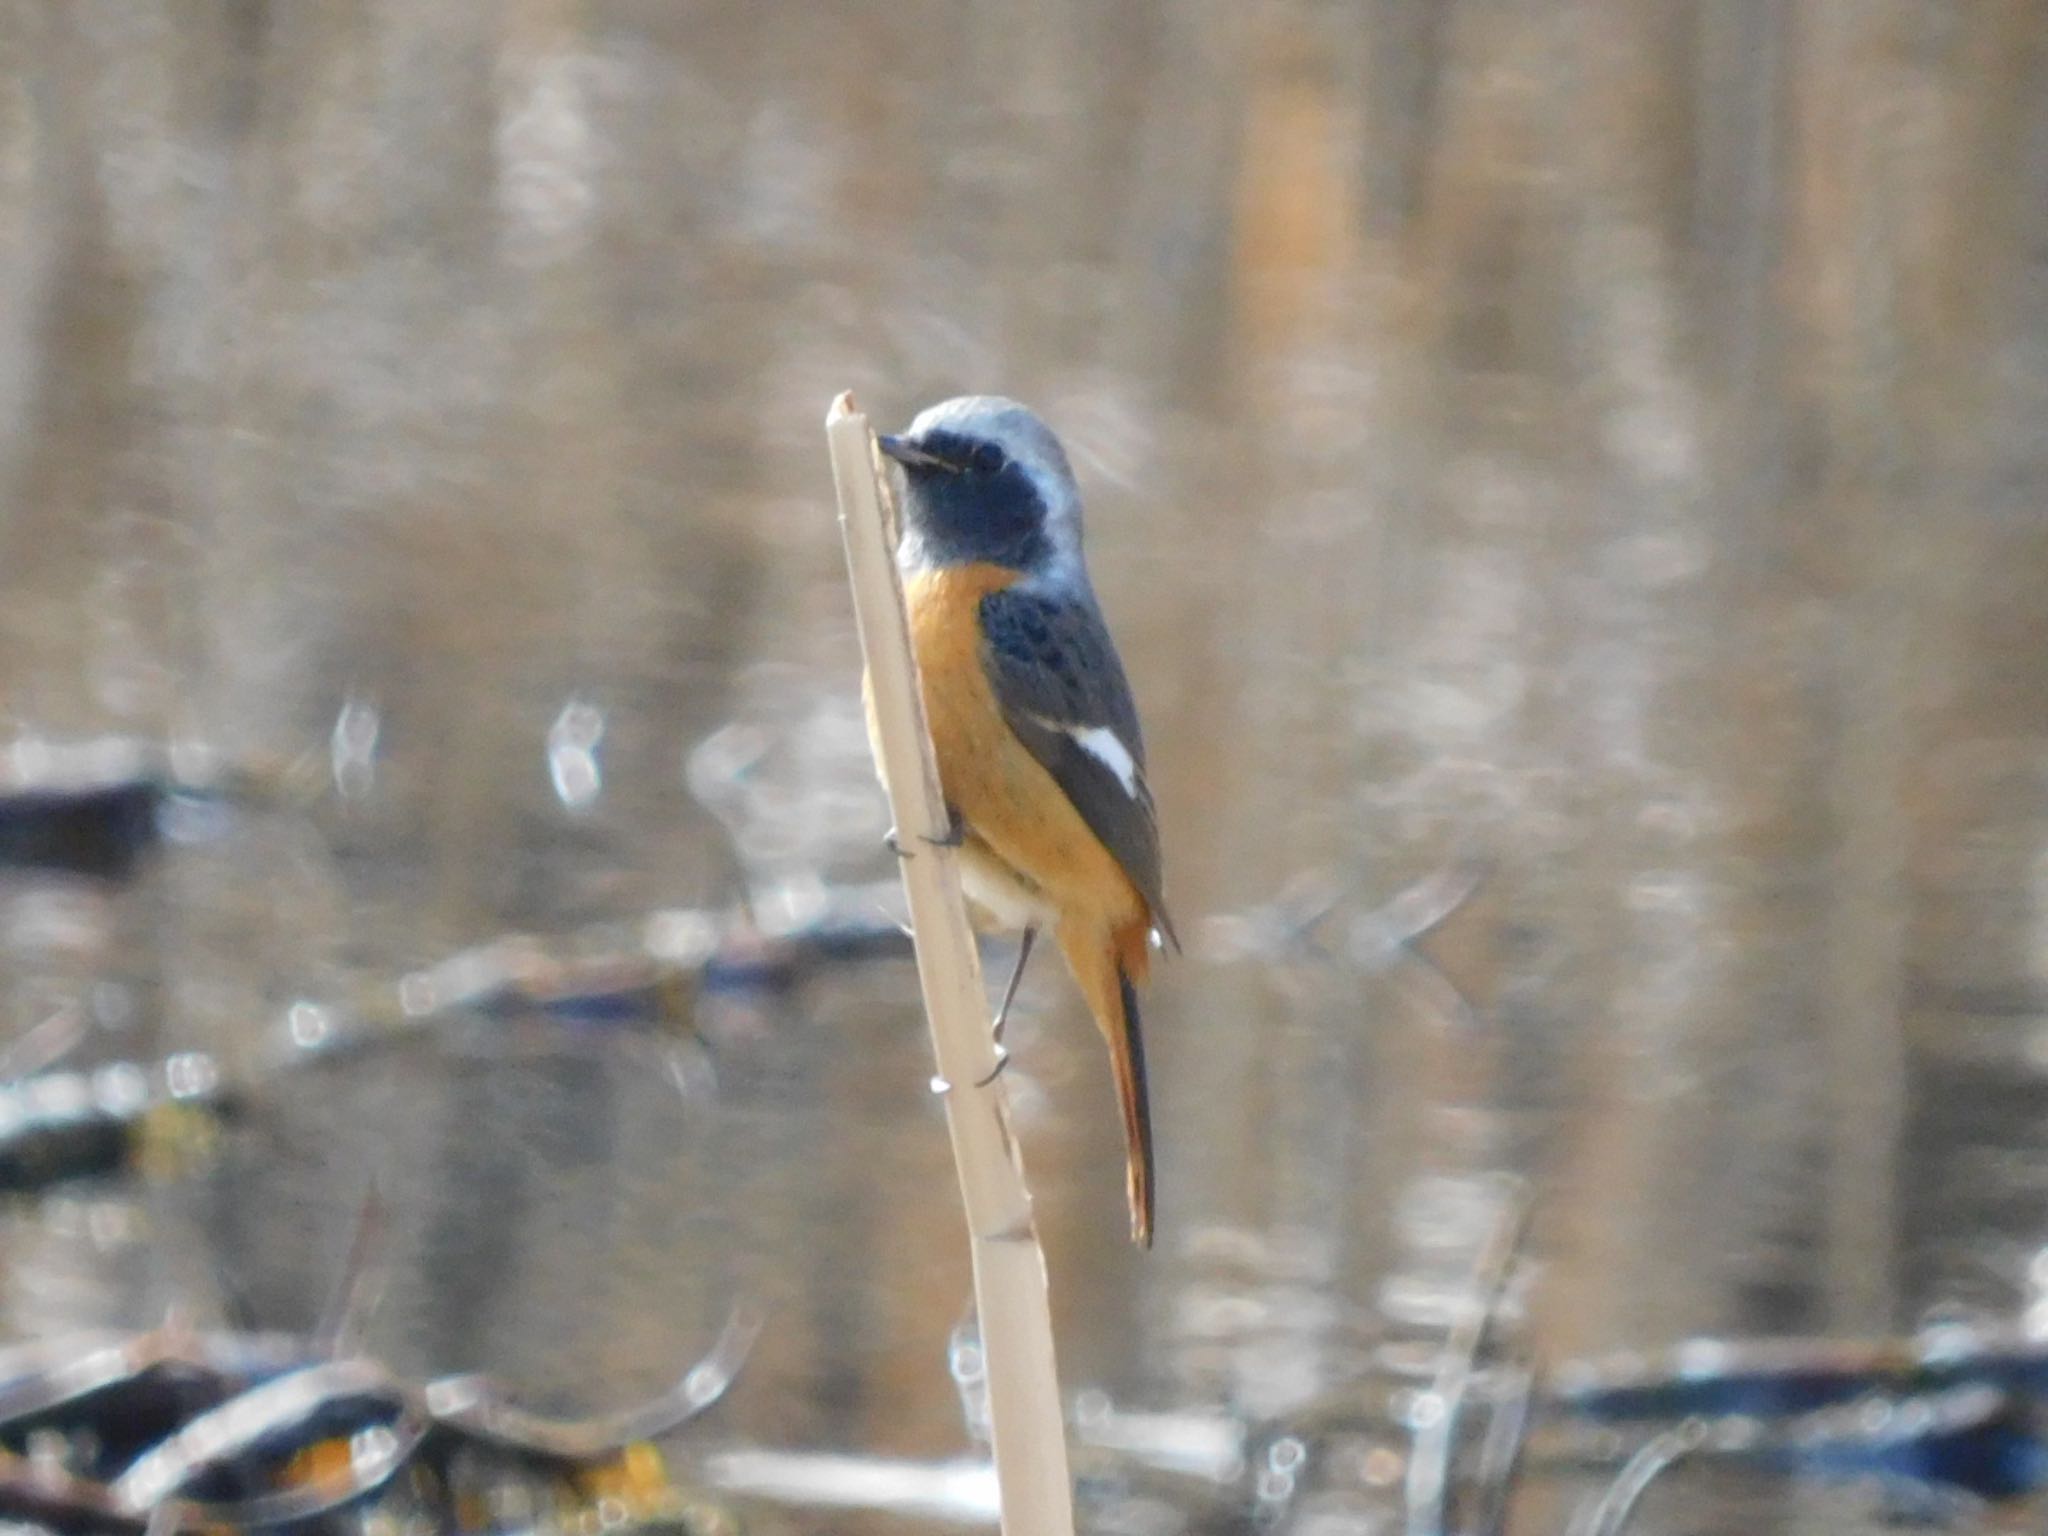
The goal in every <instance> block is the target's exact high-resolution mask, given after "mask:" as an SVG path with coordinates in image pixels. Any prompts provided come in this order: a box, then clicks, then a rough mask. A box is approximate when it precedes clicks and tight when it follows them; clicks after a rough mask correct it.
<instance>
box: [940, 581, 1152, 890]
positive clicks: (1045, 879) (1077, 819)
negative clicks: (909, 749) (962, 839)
mask: <svg viewBox="0 0 2048 1536" xmlns="http://www.w3.org/2000/svg"><path fill="white" fill-rule="evenodd" d="M1016 579H1017V576H1016V573H1015V572H1014V571H1009V570H1005V569H1003V568H1002V567H1001V566H994V565H965V566H949V567H944V568H942V569H939V570H934V571H926V572H922V573H920V574H919V575H917V576H915V577H913V578H911V580H910V581H909V583H908V584H907V586H906V589H905V596H906V597H907V598H908V600H909V604H910V634H911V643H912V646H913V647H914V648H915V650H916V653H917V666H918V672H919V675H920V677H921V679H922V681H923V686H924V707H925V714H926V716H927V718H928V719H929V720H930V722H931V732H932V746H933V748H934V749H935V750H936V751H937V754H938V759H939V780H940V783H941V784H942V785H943V786H944V788H945V792H946V799H947V800H948V801H949V802H951V804H952V805H953V806H954V808H955V809H956V810H958V811H959V813H960V816H961V818H962V820H964V821H965V822H966V823H967V830H968V834H969V839H970V853H971V854H972V853H978V852H980V850H977V849H973V848H972V844H973V843H980V844H983V845H985V847H986V850H987V852H988V854H989V855H991V856H992V857H993V858H995V859H996V860H998V861H1000V862H1001V863H1002V864H1004V865H1006V866H1007V867H1008V868H1009V869H1010V870H1011V871H1012V872H1014V873H1015V874H1016V875H1018V876H1019V877H1021V878H1022V880H1023V881H1025V882H1026V883H1028V884H1029V885H1031V886H1033V887H1036V888H1037V889H1038V890H1039V891H1041V892H1043V893H1044V895H1045V896H1046V897H1047V898H1048V900H1049V901H1050V903H1051V904H1052V905H1053V906H1055V907H1057V908H1058V909H1059V911H1060V912H1061V913H1062V914H1063V915H1064V916H1066V917H1070V918H1078V919H1082V920H1084V921H1092V922H1099V923H1101V924H1103V925H1104V926H1106V927H1111V928H1120V927H1123V926H1125V925H1127V924H1129V923H1131V922H1133V921H1139V920H1142V919H1143V918H1144V911H1145V907H1144V900H1143V898H1142V897H1140V896H1139V894H1138V891H1137V888H1136V887H1135V886H1133V885H1132V884H1131V882H1130V879H1129V877H1128V876H1126V875H1125V874H1124V872H1123V868H1122V866H1121V865H1119V864H1118V863H1117V862H1116V860H1115V859H1114V858H1113V857H1111V855H1110V853H1109V850H1108V849H1106V848H1104V847H1103V846H1102V843H1101V841H1100V840H1099V839H1098V838H1097V837H1096V836H1095V834H1094V832H1093V831H1091V830H1090V828H1089V826H1088V823H1087V822H1085V821H1083V820H1082V819H1081V813H1080V812H1079V811H1077V810H1075V809H1074V807H1073V804H1072V802H1071V801H1069V800H1068V799H1067V796H1066V792H1065V791H1064V790H1062V789H1061V788H1060V787H1059V784H1058V783H1057V782H1056V781H1055V780H1054V779H1053V777H1052V775H1051V774H1049V773H1047V772H1046V771H1045V769H1044V768H1043V767H1041V766H1040V765H1039V762H1038V760H1037V759H1036V758H1034V757H1033V756H1032V755H1031V754H1030V752H1029V751H1028V750H1026V748H1025V746H1024V744H1023V743H1022V742H1021V741H1019V740H1018V739H1017V737H1016V734H1015V733H1014V732H1013V731H1011V729H1010V727H1009V725H1008V724H1007V723H1006V722H1005V721H1004V719H1003V715H1002V710H1001V708H1000V707H999V706H998V705H997V703H996V697H995V690H994V689H993V688H992V687H991V686H990V684H989V680H988V673H987V671H986V670H985V669H984V668H983V666H982V660H981V651H982V643H981V624H980V619H979V612H980V606H981V600H982V598H984V597H985V596H987V595H988V594H989V593H991V592H999V591H1001V590H1002V589H1003V588H1005V587H1007V586H1009V585H1010V584H1011V583H1012V582H1014V581H1015V580H1016Z"/></svg>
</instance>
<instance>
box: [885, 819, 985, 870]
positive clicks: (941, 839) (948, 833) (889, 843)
mask: <svg viewBox="0 0 2048 1536" xmlns="http://www.w3.org/2000/svg"><path fill="white" fill-rule="evenodd" d="M918 841H919V842H920V843H923V844H924V845H925V846H926V847H927V848H958V847H959V846H960V845H961V844H962V843H964V842H966V841H967V823H966V822H964V821H962V820H961V819H960V815H959V812H957V811H956V812H954V814H953V820H952V822H951V824H949V825H948V826H947V828H946V830H945V831H944V832H942V833H940V834H939V835H938V836H937V837H919V838H918ZM882 846H883V847H884V848H886V849H888V850H889V851H890V852H891V853H893V854H895V855H896V857H897V858H899V859H907V858H910V857H911V856H912V853H913V851H914V850H912V849H909V848H906V847H904V846H903V836H902V834H901V833H899V832H898V831H897V830H896V829H895V828H894V827H891V828H890V829H889V830H888V831H886V832H884V833H883V834H882Z"/></svg>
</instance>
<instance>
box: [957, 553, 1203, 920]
mask: <svg viewBox="0 0 2048 1536" xmlns="http://www.w3.org/2000/svg"><path fill="white" fill-rule="evenodd" d="M981 629H982V636H983V640H984V645H983V650H982V663H983V665H984V666H985V667H986V668H987V671H988V677H989V682H990V684H991V685H992V686H993V687H994V689H995V695H996V702H997V703H998V704H999V705H1000V706H1001V707H1002V711H1003V718H1004V719H1005V720H1006V721H1007V722H1008V723H1009V726H1010V729H1011V730H1012V731H1014V732H1015V733H1016V735H1017V739H1018V740H1019V741H1021V742H1023V743H1024V745H1025V747H1026V748H1027V749H1028V750H1029V751H1030V753H1031V755H1032V756H1033V757H1034V758H1036V759H1037V760H1038V761H1039V763H1040V764H1041V765H1043V767H1044V768H1045V771H1046V772H1047V773H1050V774H1051V775H1052V777H1053V781H1054V782H1055V783H1056V784H1058V785H1059V787H1060V788H1061V789H1062V790H1064V791H1065V792H1066V796H1067V798H1068V799H1069V800H1071V801H1072V802H1073V804H1074V809H1075V810H1077V811H1079V812H1080V813H1081V819H1082V820H1083V821H1085V822H1087V823H1088V826H1089V829H1090V830H1091V831H1093V832H1094V834H1095V835H1096V836H1097V837H1099V838H1101V839H1102V845H1103V847H1105V848H1107V849H1108V850H1109V851H1110V854H1111V855H1112V856H1113V857H1114V858H1115V859H1116V861H1117V863H1118V864H1120V865H1121V866H1123V871H1124V873H1125V874H1127V875H1129V876H1130V877H1131V884H1133V885H1135V886H1136V887H1137V888H1138V893H1139V894H1140V895H1141V896H1143V897H1144V898H1145V905H1146V906H1147V907H1148V908H1150V909H1151V914H1152V921H1153V922H1154V923H1156V924H1157V925H1158V927H1159V929H1160V931H1161V932H1162V933H1164V934H1166V935H1167V937H1168V938H1172V937H1173V923H1172V920H1171V919H1170V918H1169V917H1168V916H1167V915H1166V902H1165V900H1164V897H1163V894H1162V890H1161V879H1160V870H1159V828H1158V825H1157V823H1156V822H1155V820H1154V817H1153V809H1152V791H1151V790H1150V789H1149V788H1147V787H1146V784H1145V772H1144V769H1145V739H1144V736H1143V734H1142V733H1141V732H1140V731H1139V729H1138V710H1137V706H1136V705H1134V704H1133V703H1132V702H1131V687H1130V684H1129V683H1128V682H1127V681H1125V679H1124V667H1123V662H1122V661H1121V660H1120V659H1119V658H1118V656H1117V654H1116V646H1115V645H1114V644H1112V643H1111V641H1110V638H1109V631H1108V630H1107V629H1105V628H1104V627H1103V623H1102V615H1101V614H1100V613H1098V612H1097V611H1096V608H1095V605H1094V603H1093V602H1092V601H1087V600H1083V601H1079V602H1077V601H1074V600H1072V599H1068V598H1055V597H1046V596H1041V595H1039V594H1037V593H1034V592H1025V591H1020V590H1018V589H1017V588H1014V587H1012V588H1010V589H1009V590H1007V591H1002V592H991V593H990V594H989V595H988V596H986V597H984V598H983V599H982V600H981ZM1094 730H1100V731H1106V732H1108V733H1109V736H1110V738H1112V739H1113V741H1114V743H1115V745H1114V746H1112V745H1111V743H1110V742H1109V741H1105V740H1104V738H1102V737H1101V736H1091V735H1090V734H1089V733H1090V732H1091V731H1094ZM1084 741H1085V742H1092V743H1093V744H1094V746H1095V748H1096V750H1094V751H1091V750H1089V747H1088V745H1084ZM1119 748H1120V749H1121V751H1123V752H1125V753H1128V754H1129V757H1130V764H1129V770H1128V783H1127V782H1126V774H1125V773H1123V772H1119V765H1118V764H1116V763H1115V761H1114V759H1115V758H1116V756H1117V751H1118V749H1119ZM1178 942H1179V941H1178V940H1175V945H1176V947H1178Z"/></svg>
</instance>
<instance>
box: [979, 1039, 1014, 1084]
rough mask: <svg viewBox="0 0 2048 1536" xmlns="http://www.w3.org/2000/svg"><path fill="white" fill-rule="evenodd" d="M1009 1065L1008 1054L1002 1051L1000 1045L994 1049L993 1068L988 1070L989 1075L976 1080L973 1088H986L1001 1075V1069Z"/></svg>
mask: <svg viewBox="0 0 2048 1536" xmlns="http://www.w3.org/2000/svg"><path fill="white" fill-rule="evenodd" d="M1009 1064H1010V1053H1009V1052H1008V1051H1006V1050H1004V1049H1003V1048H1002V1047H1001V1046H1000V1045H998V1046H997V1047H996V1064H995V1066H994V1067H992V1068H991V1069H990V1070H989V1074H988V1076H987V1077H984V1078H978V1079H976V1081H975V1084H974V1086H975V1087H977V1088H986V1087H987V1086H988V1085H989V1084H990V1083H992V1082H994V1081H995V1080H996V1079H997V1078H999V1077H1001V1076H1002V1075H1003V1068H1005V1067H1007V1066H1008V1065H1009Z"/></svg>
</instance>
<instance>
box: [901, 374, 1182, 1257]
mask: <svg viewBox="0 0 2048 1536" xmlns="http://www.w3.org/2000/svg"><path fill="white" fill-rule="evenodd" d="M880 447H881V450H882V452H883V453H884V454H886V455H887V456H888V457H889V458H890V459H892V460H894V461H895V463H896V464H898V465H900V466H901V468H902V473H903V481H904V492H905V494H904V496H903V498H902V511H903V519H902V521H903V528H902V540H901V543H900V545H899V546H898V552H897V560H898V563H899V565H900V566H901V568H902V572H903V579H904V594H905V597H906V599H907V600H908V603H909V607H910V631H911V640H912V644H913V647H914V649H915V651H916V655H917V666H918V673H919V676H920V679H921V681H922V686H923V692H924V706H925V714H926V717H927V719H928V720H929V722H930V724H931V733H932V745H933V747H934V748H935V749H936V751H937V754H938V763H939V778H940V782H941V784H942V786H943V788H944V790H945V796H946V802H947V806H948V809H949V810H950V811H951V813H952V816H953V818H954V827H955V830H956V832H957V834H958V842H959V854H960V870H961V877H962V882H963V884H964V885H965V887H966V890H967V895H968V897H969V900H970V903H971V905H972V908H973V912H974V917H975V921H976V924H977V926H980V927H983V928H987V929H997V930H1021V931H1022V933H1023V943H1022V946H1021V948H1020V950H1019V953H1018V958H1017V970H1016V973H1015V974H1013V975H1012V976H1011V978H1010V984H1009V987H1008V989H1007V992H1006V995H1005V997H1004V1000H1003V1007H1002V1009H1001V1010H999V1013H998V1027H999V1028H1000V1024H1001V1014H1002V1013H1003V1012H1007V1010H1008V1007H1009V1004H1010V1001H1011V999H1012V998H1013V997H1014V996H1015V994H1016V989H1017V980H1018V977H1019V976H1021V975H1022V973H1023V969H1024V962H1025V960H1026V959H1027V958H1028V957H1029V955H1030V953H1031V944H1032V941H1033V940H1034V939H1035V938H1036V937H1037V934H1038V930H1039V929H1040V928H1041V927H1049V928H1050V929H1051V930H1052V933H1053V937H1054V938H1055V940H1057V942H1058V944H1059V946H1060V950H1061V952H1062V953H1063V954H1064V955H1065V956H1066V959H1067V965H1068V967H1069V968H1070V969H1071V970H1072V971H1073V973H1074V979H1075V981H1077V982H1078V983H1080V987H1081V992H1082V994H1083V996H1084V997H1085V998H1086V999H1087V1003H1088V1009H1089V1012H1090V1013H1092V1014H1093V1015H1094V1016H1095V1022H1096V1024H1097V1025H1098V1026H1099V1027H1100V1029H1101V1030H1102V1035H1103V1038H1104V1040H1106V1041H1107V1042H1108V1045H1109V1059H1110V1066H1111V1069H1112V1071H1113V1072H1114V1074H1115V1079H1116V1093H1117V1101H1118V1104H1119V1106H1120V1107H1121V1109H1122V1111H1123V1123H1124V1140H1125V1145H1126V1148H1127V1156H1128V1168H1127V1183H1128V1191H1129V1195H1130V1205H1131V1236H1132V1238H1133V1240H1134V1241H1136V1242H1138V1243H1141V1244H1144V1245H1146V1246H1148V1247H1149V1246H1150V1245H1151V1242H1152V1209H1153V1191H1152V1185H1153V1177H1152V1173H1153V1168H1152V1118H1151V1110H1150V1106H1149V1104H1148V1102H1147V1097H1146V1086H1145V1044H1144V1038H1143V1036H1142V1034H1141V1033H1140V1030H1139V1023H1138V998H1137V988H1138V986H1139V984H1140V983H1142V982H1143V981H1144V980H1145V974H1146V971H1147V969H1148V966H1149V962H1150V958H1151V954H1150V946H1151V943H1152V937H1153V933H1154V931H1155V930H1157V932H1158V933H1159V934H1160V935H1161V936H1162V938H1163V939H1164V940H1165V941H1167V942H1172V943H1174V945H1175V947H1176V948H1178V947H1179V945H1178V940H1176V939H1175V938H1174V933H1173V924H1172V921H1171V919H1170V918H1169V917H1168V916H1167V912H1166V905H1165V902H1164V900H1163V899H1162V896H1161V890H1160V868H1159V832H1158V826H1157V823H1156V820H1155V818H1154V814H1153V806H1152V793H1151V791H1150V790H1149V789H1148V788H1147V787H1146V784H1145V743H1144V739H1143V737H1142V736H1141V735H1140V734H1139V730H1138V712H1137V708H1136V706H1135V705H1134V704H1133V703H1132V702H1131V690H1130V684H1129V683H1127V682H1126V681H1125V679H1124V669H1123V663H1122V662H1121V661H1120V660H1119V659H1118V657H1117V653H1116V646H1115V645H1114V644H1113V643H1112V642H1111V640H1110V638H1109V631H1108V629H1107V628H1105V627H1104V625H1103V622H1102V610H1101V608H1100V607H1099V606H1098V605H1097V603H1096V601H1095V592H1094V589H1093V588H1092V587H1091V586H1090V585H1089V582H1088V568H1087V566H1086V565H1085V564H1084V563H1083V561H1082V557H1081V495H1080V490H1079V488H1078V487H1077V486H1076V484H1075V482H1074V473H1073V470H1072V469H1071V468H1070V467H1069V466H1068V464H1067V456H1066V454H1065V453H1064V452H1063V451H1062V450H1061V448H1060V445H1059V440H1058V439H1057V438H1055V437H1054V436H1053V435H1052V433H1051V431H1050V430H1049V429H1048V428H1047V427H1046V425H1045V423H1043V422H1042V421H1040V420H1039V419H1038V417H1036V416H1035V415H1033V414H1032V413H1031V412H1030V411H1029V410H1027V409H1026V408H1025V407H1023V406H1021V405H1019V404H1017V403H1016V402H1015V401H1013V400H1004V399H1000V398H998V397H995V396H989V395H970V396H966V397H963V398H961V399H957V400H948V401H945V402H944V403H943V404H940V405H935V406H933V407H931V409H929V410H927V411H925V412H924V413H923V414H921V415H920V416H918V418H917V419H916V420H915V421H913V422H912V423H911V424H910V428H909V430H908V431H906V432H904V433H903V434H901V435H900V436H893V437H886V436H885V437H883V438H881V439H880Z"/></svg>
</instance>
